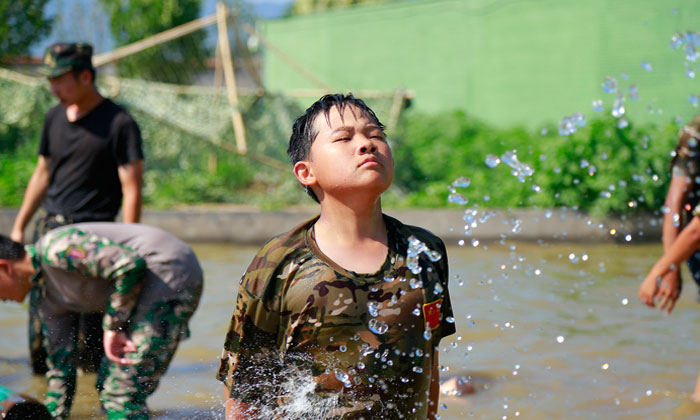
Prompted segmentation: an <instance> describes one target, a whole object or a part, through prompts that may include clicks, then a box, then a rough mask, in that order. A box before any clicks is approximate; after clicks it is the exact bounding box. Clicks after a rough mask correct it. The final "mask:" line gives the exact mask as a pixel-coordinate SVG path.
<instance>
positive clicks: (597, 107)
mask: <svg viewBox="0 0 700 420" xmlns="http://www.w3.org/2000/svg"><path fill="white" fill-rule="evenodd" d="M591 105H592V106H593V111H594V112H601V111H602V110H603V101H602V100H601V99H596V100H595V101H593V102H592V103H591Z"/></svg>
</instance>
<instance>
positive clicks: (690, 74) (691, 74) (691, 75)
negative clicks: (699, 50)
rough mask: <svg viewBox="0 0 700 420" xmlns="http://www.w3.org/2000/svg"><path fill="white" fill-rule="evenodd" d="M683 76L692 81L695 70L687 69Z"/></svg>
mask: <svg viewBox="0 0 700 420" xmlns="http://www.w3.org/2000/svg"><path fill="white" fill-rule="evenodd" d="M685 75H686V76H688V79H694V78H695V70H693V69H692V68H690V67H688V68H687V69H685Z"/></svg>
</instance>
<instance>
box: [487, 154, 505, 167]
mask: <svg viewBox="0 0 700 420" xmlns="http://www.w3.org/2000/svg"><path fill="white" fill-rule="evenodd" d="M485 162H486V166H488V167H489V168H495V167H496V166H498V164H499V163H501V159H499V158H498V156H496V155H486V161H485Z"/></svg>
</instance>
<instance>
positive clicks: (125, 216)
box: [118, 159, 143, 223]
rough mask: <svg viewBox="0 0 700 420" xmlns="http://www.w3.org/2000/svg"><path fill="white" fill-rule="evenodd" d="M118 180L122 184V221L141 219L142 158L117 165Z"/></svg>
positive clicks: (135, 221) (133, 221)
mask: <svg viewBox="0 0 700 420" xmlns="http://www.w3.org/2000/svg"><path fill="white" fill-rule="evenodd" d="M118 172H119V181H120V182H121V184H122V195H123V196H124V197H123V199H122V221H123V222H124V223H138V222H139V221H141V203H142V197H141V187H142V185H143V159H139V160H135V161H133V162H129V163H126V164H124V165H121V166H119V169H118Z"/></svg>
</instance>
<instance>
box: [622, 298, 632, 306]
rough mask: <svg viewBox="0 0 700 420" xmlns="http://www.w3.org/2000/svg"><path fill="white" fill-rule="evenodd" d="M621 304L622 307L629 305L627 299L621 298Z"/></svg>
mask: <svg viewBox="0 0 700 420" xmlns="http://www.w3.org/2000/svg"><path fill="white" fill-rule="evenodd" d="M621 303H622V304H623V305H627V304H628V303H630V301H629V299H627V298H622V301H621Z"/></svg>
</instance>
